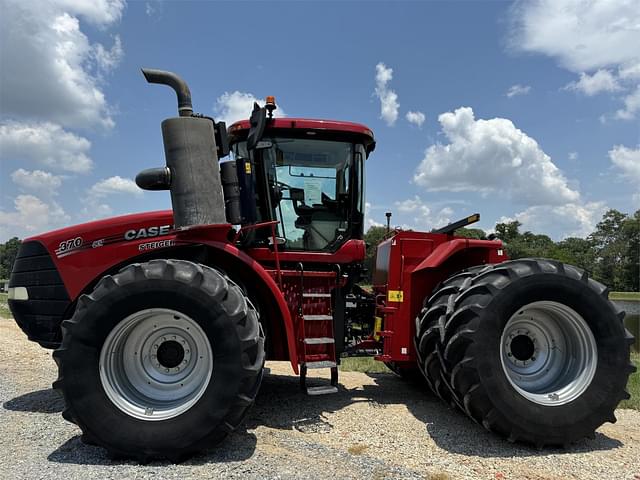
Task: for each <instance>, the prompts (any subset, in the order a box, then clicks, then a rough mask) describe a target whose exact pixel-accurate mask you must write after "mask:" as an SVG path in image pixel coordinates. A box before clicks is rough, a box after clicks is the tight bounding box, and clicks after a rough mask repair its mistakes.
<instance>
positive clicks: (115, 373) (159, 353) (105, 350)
mask: <svg viewBox="0 0 640 480" xmlns="http://www.w3.org/2000/svg"><path fill="white" fill-rule="evenodd" d="M212 372H213V353H212V351H211V345H210V343H209V340H208V339H207V336H206V334H205V333H204V331H203V330H202V328H201V327H200V325H198V324H197V323H196V322H194V321H193V320H192V319H191V318H189V317H188V316H186V315H184V314H182V313H180V312H176V311H174V310H169V309H165V308H150V309H146V310H141V311H139V312H136V313H134V314H132V315H129V316H128V317H127V318H125V319H124V320H122V321H121V322H120V323H118V324H117V325H116V326H115V328H114V329H113V330H112V331H111V332H110V333H109V335H108V336H107V339H106V340H105V342H104V345H103V346H102V350H101V352H100V380H101V382H102V387H103V388H104V391H105V392H106V394H107V396H108V397H109V400H111V402H112V403H113V404H114V405H115V406H116V407H118V408H119V409H120V410H122V411H123V412H124V413H126V414H127V415H130V416H132V417H135V418H138V419H141V420H149V421H157V420H167V419H169V418H173V417H177V416H178V415H180V414H182V413H184V412H186V411H187V410H189V409H190V408H191V407H192V406H193V405H194V404H195V403H196V402H197V401H198V400H199V399H200V397H201V396H202V395H203V394H204V392H205V390H206V388H207V386H208V385H209V381H210V379H211V375H212Z"/></svg>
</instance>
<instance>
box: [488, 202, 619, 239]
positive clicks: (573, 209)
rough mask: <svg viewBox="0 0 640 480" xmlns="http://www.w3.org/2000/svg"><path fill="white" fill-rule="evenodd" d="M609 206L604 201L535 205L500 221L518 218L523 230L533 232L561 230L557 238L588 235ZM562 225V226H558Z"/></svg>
mask: <svg viewBox="0 0 640 480" xmlns="http://www.w3.org/2000/svg"><path fill="white" fill-rule="evenodd" d="M606 211H607V206H606V205H605V203H604V202H588V203H586V204H577V203H568V204H565V205H535V206H532V207H529V208H527V209H526V210H524V211H522V212H520V213H516V214H515V215H514V216H513V217H502V218H501V219H500V220H498V221H499V222H506V221H507V222H508V221H512V220H518V221H519V222H520V223H522V229H523V230H530V231H532V232H559V234H558V235H557V238H556V240H561V239H563V238H567V237H582V238H584V237H586V236H587V235H589V234H590V233H591V232H593V231H594V230H595V226H596V224H597V223H598V222H599V221H600V219H601V218H602V216H603V215H604V213H605V212H606ZM559 225H561V226H562V227H561V228H558V226H559Z"/></svg>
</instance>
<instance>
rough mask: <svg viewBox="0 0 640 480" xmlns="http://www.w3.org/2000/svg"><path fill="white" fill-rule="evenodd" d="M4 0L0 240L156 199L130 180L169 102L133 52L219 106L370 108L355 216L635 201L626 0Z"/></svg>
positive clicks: (408, 217) (635, 136) (638, 132)
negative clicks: (363, 210) (363, 180)
mask: <svg viewBox="0 0 640 480" xmlns="http://www.w3.org/2000/svg"><path fill="white" fill-rule="evenodd" d="M2 4H3V11H4V12H5V13H4V15H3V16H2V19H0V32H1V33H0V35H1V36H2V37H1V38H0V53H1V56H0V62H1V63H0V107H1V108H0V112H1V113H0V175H1V179H0V241H3V240H5V239H7V238H9V237H11V236H14V235H17V236H20V237H24V236H27V235H31V234H36V233H38V232H41V231H45V230H49V229H52V228H57V227H60V226H64V225H68V224H73V223H78V222H81V221H86V220H89V219H93V218H100V217H104V216H110V215H117V214H121V213H129V212H136V211H145V210H152V209H159V208H169V205H170V203H169V196H168V194H167V193H166V192H144V193H143V192H141V191H140V190H138V189H137V187H135V185H134V184H133V182H132V179H133V178H134V177H135V175H136V174H137V173H138V172H139V171H140V170H142V169H143V168H147V167H152V166H160V165H163V164H164V159H163V149H162V142H161V136H160V121H161V120H162V119H164V118H166V117H169V116H174V115H175V100H174V97H173V96H172V94H171V92H170V91H169V90H168V89H166V88H163V87H158V86H152V85H148V84H146V82H145V81H144V79H143V78H142V75H141V74H140V71H139V68H140V67H142V66H147V67H154V68H162V69H167V70H173V71H175V72H177V73H179V74H180V75H181V76H183V77H184V78H185V79H186V80H187V81H188V83H189V85H190V87H191V90H192V94H193V100H194V107H195V110H196V111H199V112H202V113H204V114H207V115H214V116H215V117H216V119H225V120H232V119H237V118H239V117H240V116H243V115H244V116H248V114H249V109H250V105H251V103H252V101H253V99H254V98H258V99H261V98H263V97H264V96H266V95H275V96H276V98H277V101H278V104H279V107H280V108H279V110H278V112H281V113H284V114H285V115H287V116H293V117H309V118H328V119H339V120H350V121H356V122H361V123H364V124H366V125H368V126H369V127H370V128H371V129H372V130H373V131H374V133H375V135H376V139H377V148H376V151H375V152H374V153H373V155H372V156H371V157H370V159H369V161H368V165H367V166H368V175H367V201H368V204H369V209H368V220H367V221H368V224H369V225H374V224H377V223H383V222H384V212H386V211H392V212H393V215H394V216H393V224H394V225H399V226H404V227H407V228H415V229H425V230H428V229H431V228H434V227H436V226H441V225H442V224H445V223H448V222H449V221H454V220H457V219H458V218H461V217H463V216H465V215H467V214H469V213H474V212H476V211H478V212H480V213H481V216H482V221H481V223H480V226H481V227H483V228H485V229H488V230H489V229H491V228H493V226H494V225H495V223H496V222H497V221H500V220H505V219H515V218H517V219H518V220H520V221H521V222H522V223H523V224H524V228H525V229H530V230H533V231H537V232H541V233H548V234H550V235H551V236H552V237H554V238H556V239H559V238H563V237H566V236H570V235H577V236H583V235H586V234H588V233H589V232H590V231H591V229H592V228H593V226H594V225H595V223H597V221H598V220H599V219H600V217H601V215H602V213H603V212H604V211H605V210H606V209H607V208H616V209H619V210H622V211H624V212H631V211H633V210H635V209H637V208H639V207H640V191H639V189H638V186H637V185H638V184H640V127H639V125H640V123H639V118H640V51H639V50H638V48H637V45H639V44H640V29H639V27H638V25H640V9H638V8H637V3H636V2H635V1H632V0H628V1H624V0H621V1H619V2H608V3H607V4H606V5H605V4H596V5H594V4H592V3H585V2H577V1H575V0H562V1H551V0H544V1H543V0H541V1H529V2H522V3H516V4H513V3H509V2H470V3H463V2H448V3H445V2H362V1H351V2H341V3H329V2H322V3H321V2H258V3H252V2H233V3H227V2H166V3H164V2H157V1H151V2H142V1H137V2H129V3H125V2H124V1H120V0H103V1H102V2H82V1H79V0H64V1H62V0H60V1H52V2H48V3H36V2H19V1H16V0H2ZM409 112H411V113H409ZM408 113H409V115H407V114H408ZM409 119H410V120H412V121H409Z"/></svg>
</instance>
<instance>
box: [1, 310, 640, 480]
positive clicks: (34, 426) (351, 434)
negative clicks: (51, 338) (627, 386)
mask: <svg viewBox="0 0 640 480" xmlns="http://www.w3.org/2000/svg"><path fill="white" fill-rule="evenodd" d="M0 358H2V361H1V362H0V402H1V403H2V408H0V451H1V452H2V454H0V479H20V478H29V479H32V478H59V479H64V480H70V479H75V478H82V479H87V478H101V479H109V478H113V479H122V478H132V479H141V478H145V479H146V478H162V479H173V478H180V479H185V478H199V477H202V478H243V479H253V478H255V479H258V478H260V479H262V478H278V479H287V478H331V477H333V478H340V479H343V478H373V479H383V478H403V479H413V478H420V479H440V480H444V479H457V478H470V479H476V478H480V479H483V478H484V479H494V480H495V479H552V478H561V479H573V478H579V479H590V478H593V479H595V478H597V479H603V478H606V479H609V478H611V479H614V478H615V479H634V476H635V475H640V412H637V411H634V410H618V411H617V412H616V415H617V417H618V422H617V423H616V424H613V425H612V424H606V425H604V426H602V427H601V428H600V429H599V431H598V433H597V434H596V438H595V439H594V440H584V441H583V442H581V443H579V444H576V445H574V446H573V447H572V448H570V449H568V450H558V449H556V450H548V449H547V450H543V451H537V450H533V449H530V448H526V447H522V446H517V445H515V446H514V445H511V444H509V443H507V442H506V441H503V440H500V439H498V438H496V437H495V436H493V435H491V434H488V433H487V432H485V431H484V429H482V428H481V427H479V426H477V425H475V424H474V423H472V422H471V421H469V420H468V419H467V418H465V417H463V416H462V415H460V414H459V413H456V412H454V411H452V410H450V409H449V408H447V407H446V406H444V405H443V404H442V403H441V402H439V401H438V400H436V399H435V398H434V397H432V396H430V395H428V394H426V393H424V392H422V391H421V390H419V389H417V388H415V387H412V386H410V385H407V384H406V383H404V382H403V381H401V380H399V379H397V378H396V377H395V376H393V375H391V374H375V375H366V374H363V373H358V372H342V373H341V378H340V382H341V385H342V388H341V390H340V392H339V393H337V394H334V395H327V396H319V397H307V396H304V395H302V394H301V393H300V392H299V390H298V379H297V377H295V376H293V375H292V373H291V368H290V367H289V365H288V364H285V363H282V362H273V363H269V364H268V367H269V368H270V370H271V373H270V375H267V376H266V377H265V381H264V383H263V386H262V389H261V392H260V395H259V397H258V401H257V404H256V405H255V407H254V408H253V409H252V410H251V412H250V414H249V416H248V418H247V419H246V421H245V423H244V426H243V428H241V429H240V431H238V432H235V433H234V434H232V435H231V436H230V437H229V438H228V439H227V441H226V442H225V443H224V444H223V445H222V446H221V447H219V448H218V449H217V450H216V451H214V452H212V453H210V454H207V455H202V456H199V457H195V458H193V459H191V460H189V461H187V462H185V463H183V464H180V465H173V464H168V463H157V462H156V463H151V464H149V465H136V464H134V463H132V462H129V461H111V460H109V459H108V458H107V457H106V455H105V453H104V451H103V450H102V449H100V448H96V447H91V446H88V445H84V444H83V443H82V442H81V441H80V437H79V433H80V432H79V430H78V429H77V427H75V426H74V425H71V424H69V423H67V422H65V421H64V420H63V419H62V417H61V416H60V411H61V410H62V408H63V402H62V400H61V399H60V398H59V397H58V396H57V394H56V393H55V392H54V391H52V390H51V388H50V385H51V382H52V381H53V380H54V379H55V377H56V369H55V364H54V362H53V360H52V358H51V352H50V351H47V350H44V349H42V348H40V347H39V346H38V345H36V344H34V343H31V342H28V341H27V340H26V338H25V336H24V335H23V334H22V332H20V331H19V329H18V328H17V327H16V326H15V324H14V323H13V321H10V320H2V319H0ZM637 478H640V476H639V477H637Z"/></svg>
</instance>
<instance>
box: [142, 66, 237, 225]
mask: <svg viewBox="0 0 640 480" xmlns="http://www.w3.org/2000/svg"><path fill="white" fill-rule="evenodd" d="M142 73H143V74H144V77H145V78H146V79H147V81H148V82H149V83H158V84H162V85H168V86H169V87H171V88H172V89H173V90H174V91H175V92H176V96H177V100H178V114H179V116H178V117H174V118H167V119H166V120H164V121H163V122H162V140H163V142H164V154H165V160H166V164H167V167H166V169H165V168H152V169H148V170H144V171H142V172H140V173H139V174H138V175H137V177H136V183H137V185H138V186H139V187H140V188H142V189H145V190H167V189H168V190H169V191H170V192H171V205H172V207H173V219H174V224H175V227H176V228H180V227H190V226H194V225H210V224H221V223H227V220H226V218H225V202H224V197H223V193H222V184H221V181H220V165H219V163H218V155H220V156H224V155H226V154H227V153H228V145H225V144H226V126H225V124H224V123H223V122H220V123H218V124H215V122H214V120H213V119H212V118H209V117H204V116H195V115H194V114H193V107H192V105H191V92H190V90H189V87H188V86H187V84H186V82H185V81H184V80H182V79H181V78H180V77H179V76H178V75H176V74H175V73H172V72H166V71H163V70H153V69H146V68H143V69H142ZM216 133H217V134H218V135H217V136H218V139H219V140H221V141H220V143H221V145H220V146H218V145H217V144H216Z"/></svg>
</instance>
